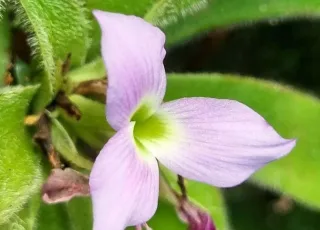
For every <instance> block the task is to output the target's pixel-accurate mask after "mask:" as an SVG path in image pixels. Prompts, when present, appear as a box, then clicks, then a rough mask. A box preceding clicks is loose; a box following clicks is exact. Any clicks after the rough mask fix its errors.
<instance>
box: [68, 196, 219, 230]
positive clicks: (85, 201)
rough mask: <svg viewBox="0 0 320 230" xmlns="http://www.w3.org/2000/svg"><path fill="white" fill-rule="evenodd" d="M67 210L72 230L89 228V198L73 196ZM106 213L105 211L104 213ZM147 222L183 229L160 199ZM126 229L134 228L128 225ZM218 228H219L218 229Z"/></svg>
mask: <svg viewBox="0 0 320 230" xmlns="http://www.w3.org/2000/svg"><path fill="white" fill-rule="evenodd" d="M66 205H67V210H68V214H69V217H70V221H71V223H72V225H73V229H74V230H91V229H92V224H93V218H92V217H93V214H92V205H91V199H90V198H75V199H72V200H71V201H70V202H68V203H67V204H66ZM106 215H107V213H106ZM148 224H149V225H150V227H151V228H152V229H153V230H161V229H166V230H185V229H186V225H185V224H183V223H182V222H181V221H180V220H179V219H178V216H177V214H176V211H175V210H174V208H173V206H172V205H170V204H168V203H167V202H164V201H160V202H159V205H158V209H157V212H156V214H155V215H154V216H153V217H152V219H151V220H150V221H148ZM128 229H132V230H133V229H135V228H134V227H130V228H128ZM219 230H220V229H219Z"/></svg>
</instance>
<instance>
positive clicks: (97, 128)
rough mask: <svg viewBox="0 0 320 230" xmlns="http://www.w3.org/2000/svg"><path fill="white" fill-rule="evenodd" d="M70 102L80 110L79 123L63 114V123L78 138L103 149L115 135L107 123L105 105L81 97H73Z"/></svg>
mask: <svg viewBox="0 0 320 230" xmlns="http://www.w3.org/2000/svg"><path fill="white" fill-rule="evenodd" d="M70 100H71V101H72V102H73V103H74V104H75V105H76V106H77V107H78V108H79V109H80V111H81V114H82V116H81V119H80V120H79V121H77V120H75V119H74V118H71V117H69V116H68V115H67V114H65V113H62V116H61V117H62V121H63V122H65V123H66V124H67V126H68V127H70V128H71V129H72V131H73V132H74V133H75V134H76V136H77V137H79V138H80V139H82V140H84V141H85V142H86V143H88V144H90V145H91V146H92V147H95V148H97V149H101V148H102V146H103V145H104V144H105V143H106V142H107V140H108V139H109V138H110V137H111V136H112V135H113V134H114V130H113V129H112V128H111V127H110V125H109V124H108V123H107V120H106V116H105V105H104V104H102V103H99V102H96V101H93V100H91V99H88V98H85V97H83V96H80V95H75V94H74V95H71V96H70Z"/></svg>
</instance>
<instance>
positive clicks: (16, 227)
mask: <svg viewBox="0 0 320 230" xmlns="http://www.w3.org/2000/svg"><path fill="white" fill-rule="evenodd" d="M40 202H41V199H40V195H39V194H36V195H35V196H33V197H32V198H31V199H30V200H29V202H28V203H27V204H26V205H24V207H23V209H22V210H21V211H20V212H19V213H17V214H14V215H13V216H12V217H11V218H10V220H9V221H8V222H7V223H6V224H4V225H1V226H0V229H8V230H34V229H35V228H36V226H37V215H38V211H39V208H40Z"/></svg>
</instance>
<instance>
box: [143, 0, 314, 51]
mask: <svg viewBox="0 0 320 230" xmlns="http://www.w3.org/2000/svg"><path fill="white" fill-rule="evenodd" d="M319 15H320V5H319V1H318V0H310V1H305V0H269V1H266V0H242V1H239V0H182V1H176V0H160V1H158V3H157V4H155V6H154V7H153V8H152V9H151V10H150V11H149V12H148V13H147V15H146V19H147V20H148V21H150V22H152V23H153V24H155V25H157V26H160V27H161V28H162V29H163V30H164V31H165V33H166V35H167V44H168V45H173V44H176V43H178V42H179V41H182V40H185V39H188V38H190V37H191V36H194V35H197V34H199V33H203V32H204V31H207V30H210V29H216V28H221V27H226V26H234V25H239V24H244V23H249V22H250V23H251V22H256V21H259V20H269V19H273V20H274V19H280V18H281V19H283V18H293V17H298V16H310V17H312V16H314V17H315V16H319Z"/></svg>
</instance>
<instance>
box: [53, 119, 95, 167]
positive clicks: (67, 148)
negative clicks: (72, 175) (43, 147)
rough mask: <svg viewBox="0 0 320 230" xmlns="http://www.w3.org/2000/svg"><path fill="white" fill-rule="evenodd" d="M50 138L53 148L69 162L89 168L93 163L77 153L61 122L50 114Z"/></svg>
mask: <svg viewBox="0 0 320 230" xmlns="http://www.w3.org/2000/svg"><path fill="white" fill-rule="evenodd" d="M51 124H52V126H51V138H52V144H53V146H54V147H55V149H56V150H57V151H58V152H59V153H60V154H61V156H63V157H64V158H65V159H66V160H67V161H69V162H70V163H71V164H73V165H75V166H77V167H80V168H83V169H87V170H91V168H92V165H93V163H92V162H91V161H90V160H89V159H87V158H85V157H84V156H82V155H81V154H79V153H78V151H77V148H76V146H75V145H74V143H73V140H72V139H71V137H70V136H69V134H68V132H67V131H66V130H65V128H64V127H63V126H62V125H61V123H60V122H59V121H58V120H57V119H55V118H54V117H52V116H51Z"/></svg>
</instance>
